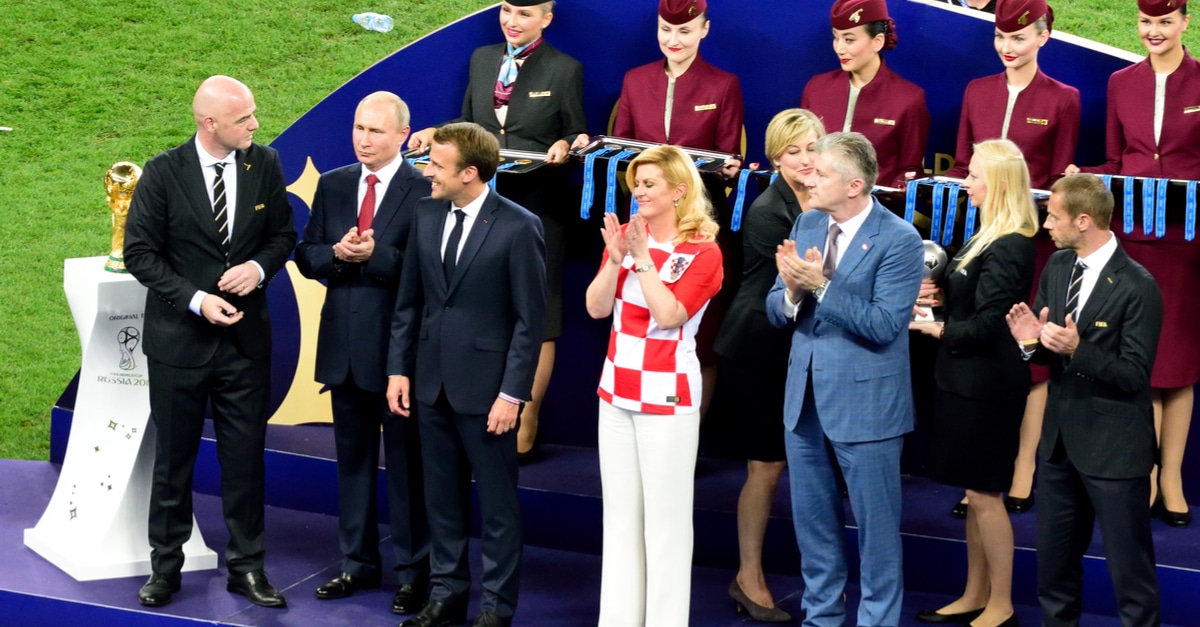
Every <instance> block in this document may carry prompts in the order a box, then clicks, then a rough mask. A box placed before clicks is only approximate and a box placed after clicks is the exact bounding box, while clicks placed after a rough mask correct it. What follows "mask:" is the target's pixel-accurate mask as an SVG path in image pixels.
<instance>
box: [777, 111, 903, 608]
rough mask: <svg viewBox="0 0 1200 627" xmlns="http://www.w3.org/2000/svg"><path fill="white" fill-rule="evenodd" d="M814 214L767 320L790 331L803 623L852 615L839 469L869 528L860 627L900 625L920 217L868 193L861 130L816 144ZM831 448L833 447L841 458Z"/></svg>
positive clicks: (789, 408)
mask: <svg viewBox="0 0 1200 627" xmlns="http://www.w3.org/2000/svg"><path fill="white" fill-rule="evenodd" d="M812 151H813V152H814V153H816V156H815V158H814V162H813V166H814V169H813V173H812V174H811V175H809V178H808V180H807V181H806V185H807V187H808V189H809V194H810V196H811V198H812V206H813V207H814V208H816V209H819V211H810V212H808V213H805V214H803V215H801V216H800V219H799V220H797V221H796V225H795V226H794V227H793V228H792V234H791V239H788V240H784V242H783V244H782V245H781V246H780V247H779V249H778V253H777V254H776V265H777V266H778V268H779V272H780V276H779V278H778V279H776V281H775V286H774V287H773V288H772V289H771V291H770V293H769V294H768V296H767V316H768V317H769V318H770V320H771V323H772V324H774V325H775V326H777V327H780V328H790V329H792V349H791V356H790V361H789V363H790V366H789V367H788V381H787V395H786V397H785V400H784V416H783V423H784V427H785V428H786V436H785V446H786V450H787V459H788V472H789V476H790V478H791V485H792V512H793V519H794V520H795V527H796V543H797V545H798V546H799V548H800V560H801V572H802V574H803V575H804V585H805V590H804V599H803V603H802V605H803V607H804V611H805V624H806V625H818V626H830V627H832V626H834V625H837V626H840V625H842V623H843V622H844V620H845V616H846V606H845V601H844V596H843V591H844V589H845V585H846V573H847V566H846V556H845V547H844V537H845V535H844V533H845V532H844V510H843V509H842V497H841V494H840V493H839V491H838V487H837V480H836V479H835V472H834V466H833V465H834V464H835V463H836V464H837V465H838V466H840V467H841V470H842V474H843V475H844V476H845V478H846V485H847V488H848V490H849V494H850V506H851V508H852V509H853V511H854V517H855V520H856V521H857V523H858V545H859V546H858V548H859V553H860V555H861V583H862V599H863V600H862V602H861V603H860V605H859V608H858V618H857V622H856V624H858V625H866V626H877V625H897V624H899V622H900V605H901V600H902V595H903V590H904V583H903V575H902V570H901V547H900V450H901V445H902V444H903V436H904V434H905V433H907V432H909V431H911V430H912V425H913V408H912V390H911V386H910V376H909V365H908V364H909V361H908V323H909V320H910V319H911V318H912V308H913V303H914V302H916V300H917V292H918V290H919V289H920V284H921V276H922V270H923V268H924V253H923V248H922V245H921V238H920V236H918V235H917V232H916V230H915V229H914V228H913V227H912V225H910V224H908V223H907V222H905V221H903V220H901V219H900V218H897V217H896V216H895V215H893V214H892V213H890V212H889V211H888V210H887V209H886V208H884V207H883V205H881V204H879V201H877V200H875V199H874V198H873V197H872V196H871V193H870V192H871V189H872V188H873V187H874V185H875V179H876V176H877V174H878V165H877V163H876V160H875V150H874V149H873V148H872V147H871V143H870V142H869V141H868V140H867V139H866V138H865V137H863V136H862V135H860V134H858V133H831V134H829V135H827V136H825V137H823V138H821V139H820V140H819V141H817V143H816V144H815V145H814V146H813V148H812ZM830 449H832V453H831V452H830Z"/></svg>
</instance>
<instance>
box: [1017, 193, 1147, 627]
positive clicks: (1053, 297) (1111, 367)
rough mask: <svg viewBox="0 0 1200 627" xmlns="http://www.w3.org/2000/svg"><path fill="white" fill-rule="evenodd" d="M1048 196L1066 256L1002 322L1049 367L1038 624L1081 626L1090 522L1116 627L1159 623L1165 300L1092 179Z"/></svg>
mask: <svg viewBox="0 0 1200 627" xmlns="http://www.w3.org/2000/svg"><path fill="white" fill-rule="evenodd" d="M1052 192H1053V193H1052V194H1051V196H1050V202H1049V211H1048V214H1047V216H1046V222H1045V225H1044V226H1045V227H1046V230H1047V231H1049V233H1050V237H1051V238H1053V239H1054V243H1055V245H1056V246H1058V247H1059V248H1061V249H1063V250H1061V251H1060V252H1057V253H1055V254H1054V256H1052V257H1051V258H1050V260H1049V262H1048V263H1047V264H1046V269H1045V270H1044V271H1043V272H1042V278H1041V284H1040V285H1039V287H1038V295H1037V300H1036V301H1035V303H1034V306H1033V309H1030V308H1029V307H1028V306H1027V305H1025V304H1024V303H1018V304H1017V305H1014V306H1013V308H1012V311H1010V312H1009V314H1008V326H1009V329H1010V330H1011V331H1012V336H1013V338H1015V339H1016V340H1017V343H1018V344H1019V345H1020V346H1021V349H1022V350H1023V351H1024V352H1025V354H1026V355H1027V356H1028V357H1029V358H1032V359H1034V360H1036V361H1038V362H1039V363H1048V364H1049V365H1050V396H1049V400H1048V401H1047V404H1046V417H1045V422H1044V423H1043V426H1042V439H1041V443H1040V445H1039V448H1038V457H1039V458H1040V460H1039V465H1040V467H1039V469H1038V487H1037V489H1038V500H1039V503H1038V521H1037V522H1038V532H1037V549H1038V599H1039V601H1040V602H1041V606H1042V622H1043V624H1045V625H1051V626H1054V625H1078V624H1079V614H1080V610H1081V605H1082V601H1083V598H1082V597H1083V566H1082V564H1081V561H1082V559H1083V553H1084V551H1085V550H1086V549H1087V546H1088V544H1089V543H1090V542H1091V538H1092V528H1093V525H1094V523H1095V521H1097V520H1098V521H1099V523H1100V533H1101V535H1102V536H1103V538H1104V551H1105V553H1106V555H1107V559H1108V572H1109V574H1110V576H1111V577H1112V583H1113V588H1114V590H1115V592H1116V595H1117V607H1118V613H1119V615H1120V617H1121V623H1122V624H1123V625H1157V624H1158V623H1159V592H1158V579H1157V577H1156V575H1155V570H1154V545H1153V544H1152V541H1151V536H1150V509H1149V503H1150V480H1149V476H1150V468H1151V466H1153V465H1154V458H1155V451H1156V445H1155V440H1154V415H1153V410H1152V409H1151V405H1150V368H1151V366H1152V365H1153V364H1154V353H1155V349H1156V347H1157V346H1158V335H1159V328H1160V326H1161V324H1162V315H1163V309H1162V296H1161V294H1160V293H1159V290H1158V285H1157V284H1156V283H1155V282H1154V278H1153V277H1152V276H1150V273H1149V272H1147V271H1146V269H1145V268H1143V267H1142V266H1140V265H1139V264H1138V263H1137V262H1135V261H1134V260H1132V259H1130V258H1129V257H1128V256H1127V255H1126V254H1125V251H1124V249H1123V248H1122V247H1121V244H1120V243H1119V242H1118V241H1117V238H1116V236H1115V235H1114V234H1113V233H1112V232H1111V231H1109V219H1110V218H1111V217H1112V209H1113V196H1112V193H1111V192H1110V191H1109V190H1108V188H1106V187H1105V186H1104V183H1102V182H1101V181H1100V179H1099V178H1098V177H1094V176H1089V175H1077V176H1069V177H1066V178H1063V179H1061V180H1059V181H1058V182H1057V183H1055V185H1054V187H1053V189H1052ZM1034 312H1037V313H1034Z"/></svg>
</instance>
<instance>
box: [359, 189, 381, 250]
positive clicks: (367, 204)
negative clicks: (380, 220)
mask: <svg viewBox="0 0 1200 627" xmlns="http://www.w3.org/2000/svg"><path fill="white" fill-rule="evenodd" d="M378 182H379V177H378V176H375V175H374V174H368V175H367V194H366V195H365V196H363V202H362V206H361V207H359V208H358V234H359V235H362V234H363V232H364V231H366V230H367V229H369V228H371V221H372V220H374V219H375V184H376V183H378Z"/></svg>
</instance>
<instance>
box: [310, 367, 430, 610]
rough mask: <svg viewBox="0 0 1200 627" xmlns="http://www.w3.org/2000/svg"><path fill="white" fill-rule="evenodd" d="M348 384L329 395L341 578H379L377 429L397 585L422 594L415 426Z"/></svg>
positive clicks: (382, 400) (381, 398)
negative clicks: (414, 587) (417, 588)
mask: <svg viewBox="0 0 1200 627" xmlns="http://www.w3.org/2000/svg"><path fill="white" fill-rule="evenodd" d="M348 378H349V379H351V380H349V381H347V382H346V383H345V384H343V385H339V386H334V387H331V388H330V390H329V394H330V400H331V401H332V404H333V436H334V444H335V445H336V446H337V471H338V543H339V546H340V548H341V551H342V555H343V556H344V559H343V560H342V571H343V572H346V573H350V574H351V575H355V576H359V577H367V576H375V575H377V574H379V572H380V570H381V568H382V559H381V556H380V551H379V509H378V505H377V503H378V498H377V490H378V477H379V440H380V436H381V433H380V429H381V428H382V437H383V449H384V456H385V463H386V464H387V469H386V471H385V476H386V484H387V503H388V522H389V524H390V526H391V527H390V529H391V545H392V549H393V551H394V552H395V554H396V572H397V583H398V584H415V585H419V586H423V585H424V584H425V583H426V581H427V580H428V578H429V529H428V524H427V522H426V518H425V490H424V484H423V482H422V478H421V476H422V473H421V442H420V436H419V435H418V430H417V421H416V419H415V418H403V417H401V416H397V415H395V414H393V413H392V412H391V411H390V410H388V407H387V397H386V396H385V395H384V394H383V393H382V392H371V391H369V390H364V389H362V388H360V387H358V385H356V384H355V383H354V382H353V380H352V377H348Z"/></svg>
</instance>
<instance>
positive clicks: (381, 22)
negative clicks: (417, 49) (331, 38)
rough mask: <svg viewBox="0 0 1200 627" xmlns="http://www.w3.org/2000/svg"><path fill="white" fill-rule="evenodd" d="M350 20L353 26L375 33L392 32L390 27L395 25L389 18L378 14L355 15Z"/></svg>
mask: <svg viewBox="0 0 1200 627" xmlns="http://www.w3.org/2000/svg"><path fill="white" fill-rule="evenodd" d="M350 19H351V20H353V21H354V23H355V24H358V25H359V26H361V27H363V28H365V29H367V30H373V31H375V32H377V33H386V32H388V31H390V30H392V26H394V25H395V22H393V21H392V18H391V17H390V16H387V15H383V14H380V13H355V14H354V15H352V16H351V17H350Z"/></svg>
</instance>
